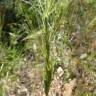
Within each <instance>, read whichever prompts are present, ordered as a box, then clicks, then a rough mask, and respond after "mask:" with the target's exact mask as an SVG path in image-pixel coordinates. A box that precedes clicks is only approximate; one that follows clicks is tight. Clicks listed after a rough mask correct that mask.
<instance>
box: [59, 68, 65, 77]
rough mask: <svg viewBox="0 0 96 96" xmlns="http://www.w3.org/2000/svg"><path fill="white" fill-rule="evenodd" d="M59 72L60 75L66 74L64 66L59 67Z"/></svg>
mask: <svg viewBox="0 0 96 96" xmlns="http://www.w3.org/2000/svg"><path fill="white" fill-rule="evenodd" d="M57 73H58V74H59V76H60V77H61V76H62V75H63V74H64V71H63V69H62V67H59V68H58V69H57Z"/></svg>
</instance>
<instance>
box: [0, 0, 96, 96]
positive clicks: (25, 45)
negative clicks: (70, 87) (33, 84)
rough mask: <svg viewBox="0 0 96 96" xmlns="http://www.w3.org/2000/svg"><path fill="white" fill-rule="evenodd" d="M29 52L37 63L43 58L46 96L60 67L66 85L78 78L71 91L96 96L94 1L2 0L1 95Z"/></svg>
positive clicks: (0, 31) (0, 5) (0, 7)
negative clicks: (7, 80)
mask: <svg viewBox="0 0 96 96" xmlns="http://www.w3.org/2000/svg"><path fill="white" fill-rule="evenodd" d="M28 54H32V56H33V54H35V56H34V57H35V58H33V61H34V62H33V63H34V64H35V65H40V64H41V63H42V62H41V61H40V60H41V58H42V59H43V63H44V65H43V68H44V72H43V73H44V74H43V81H44V92H45V94H46V96H49V95H48V93H49V92H50V87H51V84H52V81H53V79H54V74H55V73H56V71H57V69H58V67H59V66H62V67H64V68H63V69H64V72H65V73H64V74H63V82H64V84H65V83H66V82H69V81H70V80H72V79H74V78H75V79H76V80H77V85H76V89H74V90H75V92H74V96H95V95H96V92H95V91H96V76H95V74H96V72H95V71H96V68H95V67H96V0H15V1H14V0H1V1H0V96H5V95H4V92H5V91H4V88H3V86H4V85H3V84H2V81H3V80H4V79H5V78H11V76H16V70H18V69H20V68H22V66H24V64H26V63H24V60H25V58H27V57H28ZM27 59H28V58H27ZM27 59H26V60H25V61H26V62H28V60H27ZM29 63H30V62H29ZM16 78H18V77H16ZM87 80H89V81H88V82H87ZM86 82H87V83H86ZM83 83H84V84H83ZM90 88H91V89H90ZM94 90H95V91H94ZM42 96H43V95H42ZM56 96H57V95H56Z"/></svg>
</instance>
